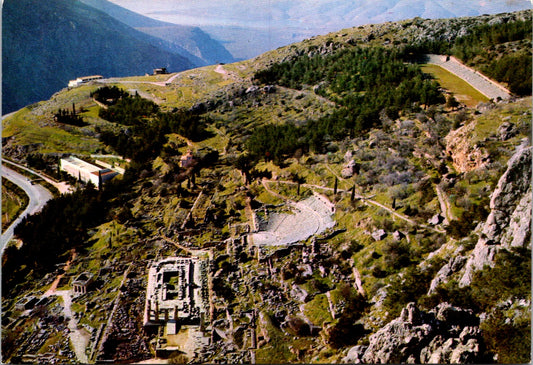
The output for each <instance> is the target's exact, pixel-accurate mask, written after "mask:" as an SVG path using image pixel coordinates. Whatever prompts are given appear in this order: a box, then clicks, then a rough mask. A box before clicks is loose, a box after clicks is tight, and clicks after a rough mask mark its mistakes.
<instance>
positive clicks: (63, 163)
mask: <svg viewBox="0 0 533 365" xmlns="http://www.w3.org/2000/svg"><path fill="white" fill-rule="evenodd" d="M59 169H60V170H61V171H65V172H66V173H67V174H69V175H70V176H73V177H75V178H76V179H80V180H81V181H83V182H85V183H88V182H89V181H90V182H92V183H93V184H94V186H96V188H98V186H99V182H100V179H102V183H105V182H106V181H109V180H111V179H112V178H114V177H115V176H117V175H118V172H116V171H113V170H111V169H106V168H102V167H99V166H95V165H92V164H90V163H88V162H85V161H83V160H80V159H79V158H76V157H73V156H70V157H67V158H62V159H61V160H60V161H59Z"/></svg>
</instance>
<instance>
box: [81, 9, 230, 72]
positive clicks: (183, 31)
mask: <svg viewBox="0 0 533 365" xmlns="http://www.w3.org/2000/svg"><path fill="white" fill-rule="evenodd" d="M80 1H81V2H82V3H85V4H87V5H89V6H91V7H93V8H95V9H98V10H101V11H103V12H105V13H106V14H108V15H110V16H112V17H113V18H115V19H117V20H119V21H121V22H122V23H124V24H126V25H129V26H130V27H132V28H135V29H137V30H139V31H141V32H143V33H145V34H148V35H151V36H153V37H156V38H160V39H162V40H164V41H166V42H168V44H167V45H166V46H167V48H168V49H169V50H171V51H174V52H177V53H178V54H181V55H183V56H185V57H188V58H190V59H194V60H195V61H197V63H199V65H210V64H214V63H218V62H224V63H231V62H234V61H235V59H234V58H233V56H232V55H231V53H229V52H228V50H227V49H226V48H224V46H223V45H222V44H221V43H219V42H218V41H216V40H214V39H213V38H211V37H210V36H209V35H208V34H207V33H205V32H204V31H203V30H202V29H200V28H198V27H194V26H186V25H178V24H173V23H167V22H162V21H159V20H155V19H152V18H149V17H146V16H144V15H141V14H137V13H135V12H133V11H130V10H127V9H125V8H123V7H120V6H118V5H115V4H113V3H112V2H109V1H107V0H80Z"/></svg>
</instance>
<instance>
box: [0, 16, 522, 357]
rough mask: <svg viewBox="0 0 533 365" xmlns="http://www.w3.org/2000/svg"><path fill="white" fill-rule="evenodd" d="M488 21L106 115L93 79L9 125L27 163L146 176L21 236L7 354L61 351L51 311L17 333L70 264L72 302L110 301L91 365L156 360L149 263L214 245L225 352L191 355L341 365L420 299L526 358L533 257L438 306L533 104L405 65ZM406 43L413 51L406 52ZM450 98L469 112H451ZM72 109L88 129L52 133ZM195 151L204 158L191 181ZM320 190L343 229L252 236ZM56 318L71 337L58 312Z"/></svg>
mask: <svg viewBox="0 0 533 365" xmlns="http://www.w3.org/2000/svg"><path fill="white" fill-rule="evenodd" d="M526 15H527V14H526ZM505 16H506V17H511V18H512V17H515V18H519V17H520V16H522V15H520V14H513V15H505ZM496 18H497V17H496ZM486 20H487V19H486V18H485V17H481V18H479V19H478V18H475V19H469V20H465V19H463V20H457V22H455V21H453V22H452V21H451V20H450V21H442V23H441V22H438V21H424V20H420V19H414V20H411V21H406V22H400V23H387V24H383V25H375V26H365V27H361V28H354V29H349V30H343V31H340V32H338V33H335V34H329V35H326V36H319V37H316V38H313V39H310V40H307V41H304V42H302V43H299V44H294V45H291V46H288V47H285V48H281V49H278V50H275V51H272V52H269V53H268V54H264V55H262V56H260V57H258V58H256V59H254V60H248V61H243V62H239V63H234V64H230V65H216V66H208V67H203V68H198V69H194V70H188V71H185V72H182V73H179V74H176V75H166V76H157V77H152V76H150V77H139V76H136V77H127V78H117V79H114V80H110V81H109V85H107V86H109V87H111V86H116V87H118V88H120V89H122V91H123V92H121V93H116V95H117V96H115V97H114V98H113V97H104V98H103V99H102V100H100V101H99V102H100V103H106V104H108V106H107V107H102V106H101V105H97V104H96V102H95V101H94V100H93V99H92V98H91V95H93V96H94V92H95V91H96V92H97V93H100V94H106V93H109V94H111V93H112V91H110V90H109V89H104V85H102V84H91V85H85V86H83V87H80V88H76V89H72V90H63V91H62V92H60V93H57V94H56V95H54V96H53V98H52V99H50V100H48V101H44V102H41V103H38V104H37V105H33V106H31V107H28V108H24V109H23V110H21V111H19V112H18V113H15V114H14V115H13V116H11V117H9V118H7V119H6V120H5V121H4V135H3V137H6V139H7V145H6V147H5V149H4V153H6V154H7V155H9V156H11V157H13V158H16V159H19V160H20V161H21V162H24V160H25V158H26V155H27V154H28V152H32V153H33V154H34V155H39V154H42V155H43V156H44V157H46V158H47V159H48V160H49V161H51V162H52V163H53V161H56V160H57V157H58V156H59V155H60V154H62V153H64V152H75V153H76V154H78V155H80V156H85V158H87V157H88V155H89V154H91V153H94V152H105V153H114V154H115V153H118V154H121V155H123V156H124V157H126V158H129V159H130V162H129V166H128V169H127V171H126V173H125V174H124V176H123V177H121V178H118V179H116V180H114V181H113V182H112V183H110V184H109V185H107V186H105V187H104V189H103V190H102V191H96V190H94V189H93V188H91V187H88V188H87V189H84V190H79V191H78V192H76V193H75V194H71V195H68V196H63V197H61V198H60V199H56V200H54V201H53V202H52V203H51V204H49V206H48V207H47V208H45V210H44V211H43V213H42V214H39V215H36V216H34V217H32V218H30V219H29V220H28V221H27V222H25V224H23V225H21V226H20V228H18V230H17V231H16V234H17V235H18V236H19V237H21V238H23V240H24V242H25V244H24V245H23V246H22V247H21V248H20V249H17V248H15V247H14V246H10V247H8V249H7V250H6V254H5V255H4V261H3V270H4V273H7V272H9V273H12V275H3V283H2V287H3V290H4V292H3V303H4V308H6V317H5V318H6V319H5V323H4V326H5V327H6V329H7V331H3V337H2V341H3V346H2V351H3V355H4V358H6V359H11V360H13V362H16V360H19V358H21V357H22V355H24V353H25V352H28V353H36V352H39V351H40V352H44V351H46V348H45V344H44V343H40V342H38V341H31V336H30V335H29V333H31V330H32V328H33V327H34V326H37V323H40V322H39V321H40V319H39V318H40V317H38V314H39V313H40V312H38V311H34V312H32V313H30V314H29V316H28V317H27V318H26V319H25V320H24V321H17V318H18V316H19V314H20V311H19V310H18V309H17V308H16V306H15V303H16V302H17V301H18V300H20V299H21V298H22V297H23V296H24V295H27V294H30V293H33V294H34V295H37V296H40V295H41V294H40V293H42V292H44V291H46V290H47V289H48V288H50V285H51V283H52V281H53V280H54V278H55V274H53V272H54V270H55V269H56V265H61V264H62V263H65V262H66V261H70V265H69V266H66V267H65V273H64V278H65V279H62V280H63V281H62V284H63V285H64V287H65V288H68V287H69V283H70V282H71V281H72V279H73V278H75V277H76V276H77V275H78V274H80V273H81V272H90V273H93V274H95V275H96V276H97V281H96V283H95V287H94V290H92V291H90V292H89V293H87V294H86V295H84V296H81V297H78V298H77V299H75V300H74V302H73V303H74V305H73V306H72V307H73V310H74V311H75V312H77V313H79V314H78V315H77V317H78V320H79V322H80V323H81V324H83V325H85V326H88V327H86V328H88V330H89V331H92V332H93V333H96V332H97V331H98V329H99V328H100V327H101V326H102V328H107V329H108V330H109V332H108V333H109V337H107V339H106V340H105V345H104V346H102V348H101V351H96V353H95V354H94V357H93V358H92V359H91V360H92V361H97V360H102V359H111V360H113V361H116V362H126V361H129V362H132V361H137V360H144V359H147V358H150V357H151V356H152V355H153V354H152V350H153V348H152V344H151V343H154V342H155V341H157V340H156V339H155V337H153V336H150V335H147V334H146V332H144V331H143V329H142V328H141V327H142V326H141V324H140V322H139V321H133V318H137V317H140V316H141V315H142V312H143V310H144V309H143V305H144V297H143V295H144V294H143V293H144V286H145V285H146V280H147V279H146V274H147V273H146V271H147V270H146V268H147V265H148V263H149V262H151V261H152V260H155V259H159V258H162V257H168V256H176V255H191V254H197V253H198V252H200V251H199V250H202V251H201V252H202V255H205V256H207V257H209V258H210V260H211V261H210V280H211V282H212V297H211V310H210V313H209V315H208V316H206V318H205V321H206V324H207V325H212V326H214V327H216V329H217V330H216V331H217V332H216V333H217V334H216V335H214V338H215V339H217V341H216V342H214V343H211V344H209V345H206V346H205V347H204V350H205V351H202V352H201V353H200V354H199V355H198V356H197V357H195V359H194V361H198V362H216V361H219V360H220V361H226V362H239V361H241V362H251V361H252V358H251V355H250V351H248V350H249V348H250V347H251V346H252V345H251V344H252V340H251V338H250V337H249V336H250V333H251V332H249V331H253V333H255V334H256V335H257V349H254V350H253V352H254V354H255V356H256V357H255V358H256V360H257V362H262V363H270V362H278V361H279V362H302V363H311V362H328V363H339V362H340V361H341V360H342V359H343V357H344V356H346V355H347V353H348V351H349V349H351V348H352V347H353V346H355V345H361V346H367V345H368V344H369V342H370V341H371V337H370V336H371V335H372V334H374V333H376V332H377V331H378V330H380V329H381V328H384V326H385V325H386V324H387V323H389V322H390V321H391V320H392V319H394V318H396V317H398V316H399V315H400V314H401V313H402V309H403V308H404V307H405V306H406V305H407V304H408V303H409V302H416V303H417V305H418V306H420V308H423V309H424V310H430V309H432V308H433V307H435V306H436V305H437V304H439V303H441V302H444V301H449V302H452V303H453V304H454V305H458V306H461V307H464V308H469V309H472V310H473V313H474V314H475V315H476V316H479V315H480V313H481V310H483V311H484V312H490V313H491V314H490V316H489V317H488V318H489V320H487V321H485V322H483V323H482V324H481V325H480V328H481V330H480V333H479V334H478V335H479V336H477V337H476V341H477V339H479V341H480V342H479V343H480V347H479V348H480V349H481V350H480V351H481V352H482V354H480V355H479V357H476V361H480V362H482V360H484V359H491V361H495V359H496V358H495V357H494V354H498V355H499V356H500V359H505V360H523V359H524V358H527V356H529V355H528V354H529V352H528V351H529V350H528V349H526V348H527V346H525V345H526V343H528V341H529V340H528V339H527V338H526V337H524V336H523V334H525V333H527V332H528V329H529V328H530V320H529V319H528V318H529V317H527V316H526V315H525V313H526V312H528V308H529V306H530V304H528V303H529V302H527V300H528V298H529V297H530V295H531V288H530V284H529V281H528V280H526V279H523V278H524V277H525V276H528V275H529V274H530V266H529V269H528V265H530V257H529V256H530V251H528V250H527V249H523V250H515V251H512V252H511V251H509V252H507V251H506V252H505V253H503V254H501V255H500V254H498V255H497V260H496V262H495V266H494V268H493V269H491V270H488V269H487V270H482V271H479V273H478V274H476V275H475V277H474V279H473V282H472V285H471V286H469V287H468V289H461V288H458V286H457V284H456V281H455V277H452V280H450V281H449V282H448V283H446V284H445V285H444V284H443V285H442V286H440V287H439V290H438V291H437V292H436V293H434V294H432V295H428V289H429V286H430V283H431V281H432V279H433V278H434V277H435V275H436V274H437V272H438V271H439V270H440V269H441V268H442V267H443V266H444V265H445V264H446V263H448V262H450V260H452V259H453V258H454V257H456V256H458V255H459V254H460V255H468V254H469V253H471V252H472V250H473V249H474V246H475V244H476V242H477V240H478V233H479V232H478V231H476V226H478V225H479V224H480V223H482V222H484V221H485V220H486V219H487V216H488V214H489V209H488V207H489V202H490V197H491V194H492V192H493V191H494V189H495V187H496V184H497V182H498V179H499V178H500V176H501V175H502V173H503V172H504V171H505V169H506V163H507V162H508V160H509V159H510V157H511V155H512V154H513V153H514V151H515V150H516V147H517V146H519V145H521V144H523V143H526V144H529V145H530V144H531V102H532V100H531V97H524V98H515V99H512V100H509V101H501V102H492V101H487V100H484V99H481V98H480V99H476V98H479V96H478V95H476V94H475V93H473V92H471V90H465V89H462V88H463V85H462V84H461V83H459V82H458V81H457V80H455V79H452V78H451V77H449V75H447V74H438V73H436V72H435V70H431V73H432V74H433V75H434V77H433V76H431V75H430V74H428V68H427V66H426V68H423V67H421V66H420V65H419V64H416V63H414V62H411V63H408V62H405V61H406V60H407V59H410V60H412V59H417V58H422V56H423V51H425V49H426V48H417V47H422V46H423V47H427V45H423V44H422V43H423V42H425V41H426V40H425V39H418V38H417V37H418V35H420V34H424V35H425V36H426V37H429V36H430V35H431V34H434V33H436V32H437V30H439V29H442V28H443V27H444V26H448V25H450V24H454V25H456V27H455V28H453V27H450V28H446V29H452V31H453V32H457V33H458V34H459V33H460V32H461V29H463V28H464V30H468V29H469V28H468V27H469V25H468V24H470V26H475V25H476V24H478V22H485V21H486ZM449 22H452V23H449ZM430 25H431V27H430ZM422 27H426V28H427V29H425V32H422V31H421V30H420V29H419V28H422ZM400 30H402V31H400ZM396 31H399V32H398V33H397V35H398V36H399V37H405V38H406V39H405V41H404V40H402V39H398V38H393V36H392V35H393V34H395V32H396ZM417 32H418V33H417ZM408 37H410V38H408ZM452 39H455V38H452ZM395 43H396V44H395ZM402 45H403V46H402ZM394 46H398V47H394ZM410 47H411V48H410ZM416 49H418V50H419V51H420V52H422V53H420V54H418V53H414V50H416ZM410 50H411V51H410ZM424 71H426V72H424ZM376 80H379V82H377V83H376ZM436 81H437V82H439V83H440V86H438V85H437V84H436V83H435V82H436ZM384 85H385V86H386V87H385V86H384ZM442 88H445V89H448V91H451V92H453V93H454V94H456V95H457V97H458V98H459V95H462V94H463V93H464V94H465V95H468V96H469V97H470V98H471V99H469V100H467V101H466V102H465V103H464V104H466V105H464V104H463V105H456V106H450V105H447V103H446V99H445V98H444V97H443V92H444V91H446V90H442ZM104 90H105V91H104ZM463 90H464V91H463ZM460 101H461V100H460ZM478 101H481V103H478ZM72 103H75V104H76V109H77V110H78V111H79V115H80V116H82V117H83V118H84V120H85V121H86V122H87V124H88V125H87V126H85V127H73V126H67V125H60V124H58V123H57V122H55V121H54V120H53V114H54V113H55V112H57V109H59V108H62V109H65V108H69V109H70V108H71V106H72ZM505 128H507V129H505ZM503 129H505V130H504V132H505V131H508V130H509V131H510V132H509V133H502V130H503ZM54 136H55V137H54ZM67 136H68V138H67ZM45 137H47V139H48V140H44V138H45ZM265 137H266V138H265ZM60 140H66V141H67V142H66V143H65V144H64V145H63V146H61V145H60V144H59V141H60ZM189 150H190V151H191V153H193V155H194V156H195V158H196V162H195V164H193V165H192V166H189V167H183V166H182V165H181V164H180V160H181V157H182V156H183V155H185V154H186V153H187V152H188V151H189ZM315 193H316V194H321V195H322V196H324V197H326V198H327V199H328V200H329V201H330V202H332V203H333V204H334V205H335V211H334V214H333V215H332V217H331V218H332V219H333V220H334V221H335V222H336V223H335V226H334V227H333V228H329V229H326V230H325V231H323V232H321V233H320V234H315V235H314V236H312V237H310V238H308V239H305V240H302V241H300V242H298V243H297V244H294V245H291V246H289V247H280V246H265V247H262V246H260V247H256V246H255V245H254V244H253V243H252V242H250V240H251V238H250V237H248V236H247V231H248V227H247V226H246V225H247V224H248V225H251V224H252V221H253V219H252V214H253V211H254V210H255V213H256V214H257V217H258V218H257V219H260V218H261V219H266V217H267V215H268V216H270V217H275V216H277V214H289V215H291V209H290V204H289V202H291V201H292V202H302V201H304V200H305V199H307V198H310V197H312V196H314V194H315ZM311 200H312V199H311ZM292 213H296V212H292ZM298 214H301V212H298ZM318 214H319V213H318V212H315V213H313V214H311V216H312V217H316V215H318ZM437 214H440V215H441V218H440V219H439V217H438V216H437V217H435V216H436V215H437ZM278 217H279V216H278ZM298 217H300V215H299V216H298ZM291 218H292V217H291ZM307 218H308V219H309V221H304V222H308V224H309V226H311V225H312V223H311V221H313V220H312V219H311V218H309V217H307ZM444 218H446V221H444ZM286 219H289V218H286ZM304 219H305V218H302V220H304ZM434 220H437V221H438V223H433V222H434ZM65 222H67V223H68V224H65ZM515 223H516V224H518V222H515ZM513 224H514V223H513ZM278 226H282V223H280V222H278ZM306 228H307V227H306ZM252 229H253V228H252ZM380 230H383V232H381V231H380ZM289 231H290V230H289ZM278 233H279V232H278ZM290 233H291V232H288V233H287V232H285V234H290ZM280 234H281V233H280ZM74 252H75V254H74ZM528 255H529V256H528ZM44 257H45V258H46V260H42V258H44ZM520 262H521V264H520V265H519V264H517V263H520ZM517 281H520V282H522V283H523V285H520V286H517V285H516V283H517ZM117 293H121V294H120V296H117ZM509 298H510V300H511V302H510V303H511V304H508V301H507V299H509ZM521 303H522V304H523V303H526V304H524V305H522V304H521ZM113 307H115V308H117V310H116V312H115V314H114V316H113V317H112V318H111V319H109V308H113ZM518 307H520V308H521V309H519V308H518ZM510 308H516V311H514V310H511V309H510ZM524 308H525V309H524ZM40 310H42V311H47V312H46V313H47V314H49V315H50V318H51V319H50V321H52V320H53V321H55V322H54V323H56V322H57V323H58V326H59V325H61V324H64V323H65V322H64V318H63V319H61V318H60V316H59V315H58V314H57V313H58V312H57V309H56V307H55V304H54V303H50V304H48V305H46V306H45V308H42V309H40ZM252 313H253V314H252ZM528 313H529V312H528ZM47 318H48V317H47ZM109 320H110V321H111V323H112V326H107V323H108V321H109ZM125 323H126V324H127V325H125ZM503 325H504V329H505V333H506V334H507V337H508V338H507V339H505V341H502V336H501V334H499V332H498V329H499V328H502V326H503ZM115 328H120V329H121V331H120V332H117V331H115V330H114V329H115ZM46 331H48V330H46ZM46 331H45V332H46ZM51 331H52V330H50V331H48V332H50V333H52V332H51ZM126 331H127V333H126ZM48 332H46V333H48ZM218 337H220V338H218ZM50 341H51V342H53V341H52V340H50ZM90 341H91V344H93V343H94V341H95V339H94V338H93V339H91V340H90ZM56 342H57V343H59V340H56ZM47 345H48V344H47ZM485 345H486V346H487V347H486V348H485V347H484V346H485ZM116 349H120V351H117V350H116ZM485 349H488V351H487V352H484V351H485ZM50 351H52V350H50ZM54 351H55V350H54ZM64 353H65V352H62V354H63V355H62V354H60V353H59V352H58V351H56V352H55V354H56V355H57V356H58V357H61V356H65V355H64ZM513 354H514V355H513ZM175 355H177V354H175ZM61 359H62V360H64V359H63V358H61Z"/></svg>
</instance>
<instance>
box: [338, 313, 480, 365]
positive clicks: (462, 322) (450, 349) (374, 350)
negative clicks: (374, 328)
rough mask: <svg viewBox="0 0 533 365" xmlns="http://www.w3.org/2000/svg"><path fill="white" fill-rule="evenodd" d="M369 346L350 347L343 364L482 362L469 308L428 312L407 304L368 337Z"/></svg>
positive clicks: (475, 320)
mask: <svg viewBox="0 0 533 365" xmlns="http://www.w3.org/2000/svg"><path fill="white" fill-rule="evenodd" d="M369 342H370V343H369V345H368V346H355V347H352V348H351V349H350V350H349V351H348V354H347V355H346V356H345V357H344V359H343V362H344V363H356V364H358V363H373V364H376V363H419V364H428V363H475V362H482V361H483V359H482V354H483V341H482V338H481V332H480V329H479V319H478V318H477V317H476V316H475V315H474V313H473V311H472V310H470V309H462V308H457V307H454V306H452V305H450V304H448V303H441V304H439V305H438V306H437V307H435V308H434V309H432V310H431V311H429V312H424V311H420V310H419V309H418V308H417V307H416V305H415V304H414V303H409V304H408V305H407V306H406V307H405V308H404V309H403V310H402V313H401V315H400V317H398V318H396V319H394V320H392V321H391V322H390V323H388V324H387V325H386V326H385V327H383V328H382V329H381V330H379V331H378V332H376V333H375V334H373V335H372V336H370V339H369Z"/></svg>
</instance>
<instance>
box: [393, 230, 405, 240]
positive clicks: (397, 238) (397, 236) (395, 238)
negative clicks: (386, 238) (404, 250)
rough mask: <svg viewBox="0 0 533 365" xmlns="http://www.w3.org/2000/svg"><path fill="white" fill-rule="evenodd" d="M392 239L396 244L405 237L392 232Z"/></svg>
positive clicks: (397, 232)
mask: <svg viewBox="0 0 533 365" xmlns="http://www.w3.org/2000/svg"><path fill="white" fill-rule="evenodd" d="M392 238H394V240H395V241H397V242H398V241H401V240H402V239H403V238H405V235H404V234H403V233H402V232H400V231H394V233H393V234H392Z"/></svg>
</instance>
